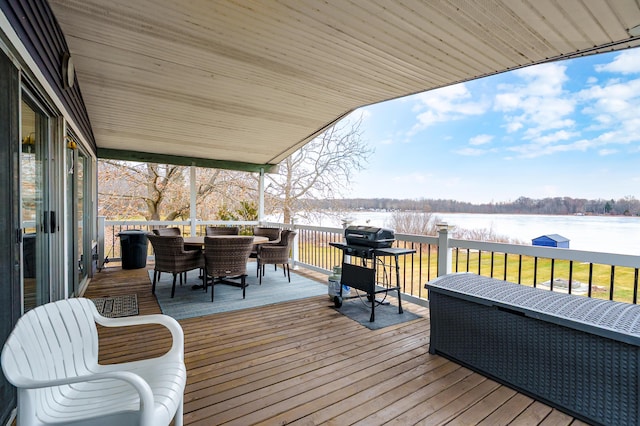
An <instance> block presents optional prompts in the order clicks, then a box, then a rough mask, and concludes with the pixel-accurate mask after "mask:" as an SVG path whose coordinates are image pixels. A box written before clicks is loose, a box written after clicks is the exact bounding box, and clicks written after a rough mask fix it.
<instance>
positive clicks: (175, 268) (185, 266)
mask: <svg viewBox="0 0 640 426" xmlns="http://www.w3.org/2000/svg"><path fill="white" fill-rule="evenodd" d="M295 236H296V232H294V231H291V230H288V229H282V230H281V229H280V228H269V227H261V226H256V227H254V229H253V235H240V228H239V227H238V226H207V228H206V230H205V236H199V237H183V236H182V234H181V231H180V228H178V227H167V228H158V229H154V230H153V232H152V233H149V234H148V235H147V238H148V239H149V241H150V242H151V245H152V247H153V252H154V254H155V265H154V268H153V284H152V287H151V291H152V292H153V293H154V294H155V289H156V283H157V282H158V280H159V279H160V274H161V273H162V272H167V273H171V274H172V275H173V283H172V287H171V297H172V298H173V297H174V295H175V289H176V282H177V281H178V279H179V280H180V285H182V284H183V282H184V281H186V273H187V272H188V271H191V270H195V269H198V270H200V271H201V273H200V277H201V278H202V285H194V286H193V288H194V289H204V291H205V292H207V291H208V288H209V287H211V301H212V302H213V301H214V286H215V285H216V284H228V285H232V286H236V287H239V288H241V289H242V298H243V299H244V298H245V296H246V287H247V285H248V284H247V281H246V278H247V263H248V262H249V259H251V258H253V259H255V260H256V262H255V263H256V275H257V277H258V278H259V283H260V284H262V277H263V276H264V274H265V265H274V267H275V269H277V265H282V268H283V274H284V276H285V277H287V278H288V280H289V282H291V275H290V271H289V252H290V249H291V246H292V242H293V239H294V238H295Z"/></svg>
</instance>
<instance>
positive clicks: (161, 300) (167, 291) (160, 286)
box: [149, 263, 328, 319]
mask: <svg viewBox="0 0 640 426" xmlns="http://www.w3.org/2000/svg"><path fill="white" fill-rule="evenodd" d="M247 273H248V276H247V283H248V284H249V286H248V287H247V288H246V299H243V298H242V289H240V288H237V287H232V286H229V285H225V284H216V286H215V300H214V301H213V302H211V288H209V291H208V292H207V293H205V292H204V290H202V289H198V290H193V289H192V286H193V285H202V279H200V278H198V276H199V271H198V270H193V271H189V272H188V274H187V282H186V283H184V284H183V285H182V286H181V285H180V284H176V294H175V296H174V298H173V299H172V298H171V284H172V281H173V276H172V275H171V274H170V273H162V275H161V279H160V280H159V281H158V283H157V284H156V298H157V299H158V304H159V305H160V309H162V313H163V314H166V315H169V316H171V317H173V318H175V319H184V318H192V317H200V316H203V315H210V314H216V313H220V312H228V311H236V310H239V309H246V308H255V307H258V306H265V305H270V304H274V303H279V302H284V301H289V300H297V299H303V298H307V297H314V296H320V295H327V294H328V290H327V284H325V283H320V282H317V281H314V280H312V279H309V278H306V277H303V276H301V275H298V274H296V273H294V272H291V282H289V281H288V280H287V278H286V277H284V276H283V273H282V269H280V268H278V270H277V271H274V270H273V266H272V265H267V271H266V274H265V276H264V277H262V285H259V284H258V278H257V277H256V264H255V263H250V264H249V265H247ZM149 279H150V281H153V270H149ZM178 282H179V278H178Z"/></svg>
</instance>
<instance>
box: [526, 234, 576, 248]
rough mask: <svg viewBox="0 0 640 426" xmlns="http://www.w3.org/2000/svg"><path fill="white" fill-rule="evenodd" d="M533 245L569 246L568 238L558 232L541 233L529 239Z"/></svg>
mask: <svg viewBox="0 0 640 426" xmlns="http://www.w3.org/2000/svg"><path fill="white" fill-rule="evenodd" d="M531 244H532V245H534V246H544V247H559V248H569V239H568V238H565V237H563V236H562V235H558V234H549V235H542V236H540V237H538V238H534V239H533V240H531Z"/></svg>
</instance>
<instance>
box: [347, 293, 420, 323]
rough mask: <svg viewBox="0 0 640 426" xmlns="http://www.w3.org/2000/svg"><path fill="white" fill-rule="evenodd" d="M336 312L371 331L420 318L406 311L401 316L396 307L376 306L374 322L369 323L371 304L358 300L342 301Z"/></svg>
mask: <svg viewBox="0 0 640 426" xmlns="http://www.w3.org/2000/svg"><path fill="white" fill-rule="evenodd" d="M363 297H364V296H363ZM336 310H337V311H338V312H340V313H341V314H342V315H344V316H346V317H349V318H351V319H352V320H354V321H356V322H358V323H360V324H362V325H364V326H365V327H367V328H369V329H371V330H377V329H380V328H384V327H388V326H390V325H396V324H401V323H403V322H407V321H413V320H415V319H418V318H422V317H421V316H419V315H416V314H414V313H412V312H408V311H407V310H406V309H405V310H404V312H403V313H402V314H399V313H398V307H397V306H396V305H377V306H376V308H375V321H374V322H370V321H369V320H370V319H371V304H370V303H369V302H363V301H362V300H360V299H354V300H348V301H344V302H343V303H342V306H341V307H340V308H336Z"/></svg>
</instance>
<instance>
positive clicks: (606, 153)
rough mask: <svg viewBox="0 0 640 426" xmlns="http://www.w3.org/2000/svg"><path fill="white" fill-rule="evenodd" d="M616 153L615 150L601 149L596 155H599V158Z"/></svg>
mask: <svg viewBox="0 0 640 426" xmlns="http://www.w3.org/2000/svg"><path fill="white" fill-rule="evenodd" d="M617 153H618V150H617V149H601V150H600V151H598V155H601V156H605V155H612V154H617Z"/></svg>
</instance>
